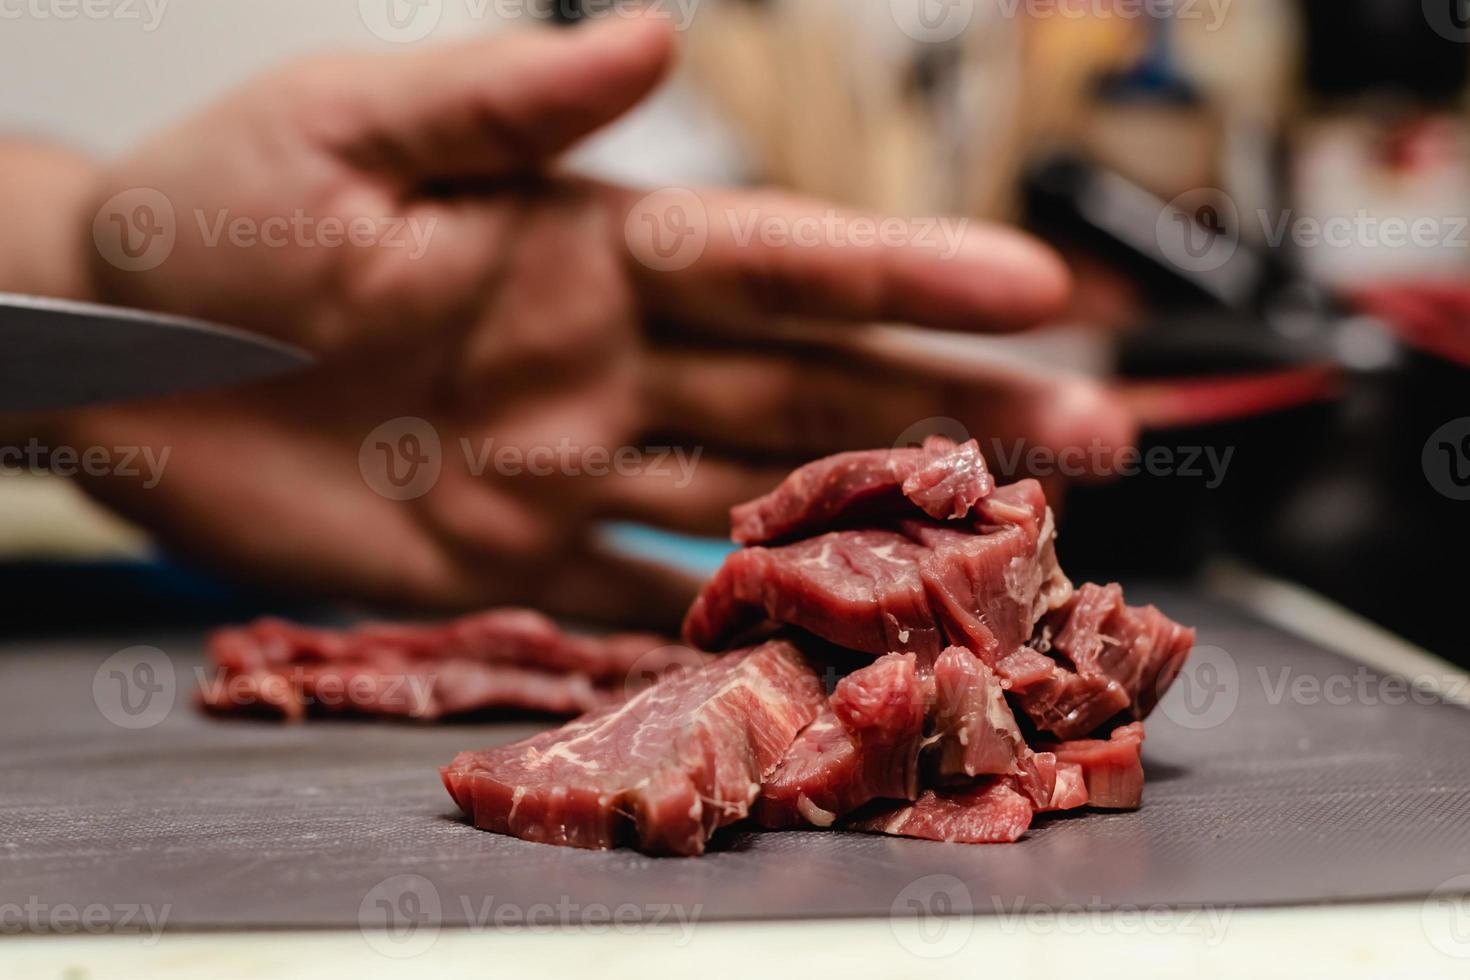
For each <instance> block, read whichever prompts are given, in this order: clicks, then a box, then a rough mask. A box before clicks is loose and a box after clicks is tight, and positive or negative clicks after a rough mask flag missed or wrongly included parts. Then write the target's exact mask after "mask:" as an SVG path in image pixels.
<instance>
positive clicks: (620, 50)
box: [291, 17, 674, 181]
mask: <svg viewBox="0 0 1470 980" xmlns="http://www.w3.org/2000/svg"><path fill="white" fill-rule="evenodd" d="M673 53H674V43H673V34H672V31H671V29H670V27H669V25H668V24H667V23H666V22H665V21H663V20H661V19H659V18H657V17H613V18H609V19H607V20H606V21H601V22H598V23H596V24H593V25H590V26H587V27H579V28H576V29H573V30H551V29H542V30H534V31H515V32H510V33H506V34H501V35H498V36H495V37H492V38H489V39H485V40H476V41H472V42H468V43H462V44H458V45H453V46H446V47H436V48H427V49H424V50H422V51H414V52H412V53H409V54H404V55H398V56H395V57H384V56H380V55H379V56H360V57H353V58H351V59H347V60H340V59H338V60H332V61H330V62H318V63H308V64H307V65H306V66H305V67H304V68H303V69H300V70H299V71H298V74H296V75H294V76H291V78H292V79H293V81H295V82H296V83H297V84H299V85H301V86H302V87H303V88H305V89H307V90H308V91H306V92H305V93H303V97H304V98H305V100H306V104H307V110H306V111H308V112H313V113H319V114H320V117H321V118H316V119H314V125H315V126H316V129H317V131H318V132H319V133H320V134H321V135H322V136H324V137H325V138H326V139H327V140H328V142H329V143H330V144H332V145H333V148H334V149H336V150H338V151H340V152H342V153H343V154H345V155H347V156H348V157H349V159H352V160H353V161H354V162H357V163H360V164H364V165H368V166H371V167H373V168H376V169H383V170H387V171H390V172H391V173H392V174H393V176H395V177H399V178H403V179H407V180H412V181H422V180H432V179H456V178H482V177H483V178H489V177H499V176H504V175H508V174H514V173H518V172H521V171H524V170H529V169H533V168H535V167H536V166H537V165H539V164H541V163H543V162H544V161H546V160H547V159H548V158H550V157H553V156H555V155H556V154H557V153H560V152H561V151H562V150H565V149H566V148H567V147H568V146H570V145H571V144H572V143H574V142H576V141H577V140H579V139H581V138H582V137H584V136H586V135H588V134H589V133H591V132H592V131H593V130H595V129H597V128H599V127H601V126H603V125H605V124H607V123H609V122H611V121H613V120H614V119H616V118H617V117H618V116H620V115H622V114H623V113H624V112H626V111H627V110H628V109H630V108H632V107H633V106H634V105H635V104H637V103H638V102H639V101H640V100H641V99H642V98H643V97H644V96H645V95H647V94H648V93H649V92H650V91H651V90H652V89H653V88H654V87H655V86H656V85H657V84H658V83H659V81H660V80H661V79H662V78H663V76H664V74H665V72H666V71H667V69H668V67H669V65H670V63H671V62H672V60H673ZM303 79H304V80H303ZM313 96H321V97H320V98H313Z"/></svg>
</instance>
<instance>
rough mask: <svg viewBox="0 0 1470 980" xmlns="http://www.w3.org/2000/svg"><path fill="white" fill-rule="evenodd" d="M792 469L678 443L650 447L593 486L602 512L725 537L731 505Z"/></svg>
mask: <svg viewBox="0 0 1470 980" xmlns="http://www.w3.org/2000/svg"><path fill="white" fill-rule="evenodd" d="M788 472H789V468H787V467H784V466H774V465H769V464H767V465H761V464H746V463H741V462H739V461H737V460H732V459H728V458H721V457H718V456H715V455H714V454H712V453H708V452H705V451H704V448H703V447H700V446H696V447H694V448H692V449H691V448H688V447H684V446H679V447H677V448H675V449H673V450H670V451H668V452H667V453H665V452H664V451H662V450H646V451H644V452H643V453H642V454H641V455H640V457H639V465H638V466H637V467H635V468H633V469H632V470H631V471H630V472H629V473H628V474H627V475H625V476H619V477H615V478H612V479H608V480H606V481H604V482H603V483H602V485H601V486H595V487H590V488H589V489H590V490H591V491H592V492H594V493H596V494H597V505H596V506H597V512H598V513H599V515H600V516H602V517H609V518H618V519H621V520H632V521H638V522H641V523H643V524H649V525H652V526H653V527H660V528H664V529H666V530H670V531H679V532H681V533H684V534H703V535H709V536H711V537H717V538H723V537H726V536H727V535H729V533H730V508H731V507H734V506H735V505H736V504H739V503H744V502H745V501H747V500H751V499H754V498H755V497H759V496H761V495H762V494H765V493H768V492H769V491H771V490H772V489H774V488H775V487H776V486H777V484H779V483H780V482H781V480H782V479H784V478H785V476H786V474H787V473H788Z"/></svg>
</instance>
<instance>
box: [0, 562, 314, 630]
mask: <svg viewBox="0 0 1470 980" xmlns="http://www.w3.org/2000/svg"><path fill="white" fill-rule="evenodd" d="M0 591H3V592H4V594H5V596H6V602H5V606H4V611H3V612H0V626H3V627H4V629H5V634H6V635H7V636H11V637H15V636H32V635H53V634H57V633H64V634H71V635H75V634H83V633H90V632H96V631H103V630H110V629H117V628H124V627H127V628H131V627H157V626H161V625H163V626H169V627H176V626H177V627H193V626H199V627H205V626H210V627H212V626H218V625H219V624H220V623H233V622H244V621H246V620H250V619H255V618H257V617H259V616H262V615H275V616H289V617H292V618H297V619H307V618H314V616H315V617H317V618H319V616H320V609H318V608H316V607H314V606H313V605H312V604H310V603H307V602H303V601H302V600H301V599H300V598H299V597H297V598H290V597H285V596H271V595H266V594H263V593H258V592H252V591H250V590H247V589H244V588H240V587H236V586H234V585H231V584H229V583H226V582H223V581H220V580H218V579H214V578H211V577H210V576H208V575H206V574H204V573H202V572H200V571H197V570H195V569H191V568H189V567H187V566H184V565H180V564H176V563H174V562H171V561H100V562H71V561H11V562H0Z"/></svg>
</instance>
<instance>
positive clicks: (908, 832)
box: [843, 777, 1035, 844]
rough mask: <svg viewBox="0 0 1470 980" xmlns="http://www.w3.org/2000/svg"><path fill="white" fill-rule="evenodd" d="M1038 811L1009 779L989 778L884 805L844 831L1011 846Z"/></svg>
mask: <svg viewBox="0 0 1470 980" xmlns="http://www.w3.org/2000/svg"><path fill="white" fill-rule="evenodd" d="M1034 812H1035V810H1034V808H1033V807H1032V805H1031V801H1030V800H1028V799H1027V798H1026V797H1025V796H1023V795H1022V794H1021V793H1019V792H1017V791H1016V789H1015V787H1013V786H1012V785H1011V783H1010V781H1009V780H1007V779H1004V778H1002V777H991V778H990V779H987V780H982V781H981V782H979V783H977V784H976V785H974V786H972V787H968V788H966V789H954V790H933V789H927V790H925V791H924V792H923V794H922V795H921V796H920V797H919V798H918V799H917V800H916V801H914V802H913V803H898V804H887V805H880V806H877V807H875V809H874V812H872V813H865V814H862V815H859V816H856V817H854V818H853V819H851V820H848V821H846V822H845V823H844V824H843V826H844V827H848V828H850V829H852V830H866V831H869V832H873V833H880V834H890V835H892V836H894V837H919V838H922V839H924V840H937V841H947V842H950V843H957V844H1009V843H1010V842H1012V841H1015V840H1019V839H1020V837H1021V835H1022V834H1024V833H1025V832H1026V830H1027V829H1028V828H1029V827H1030V826H1031V815H1032V814H1033V813H1034Z"/></svg>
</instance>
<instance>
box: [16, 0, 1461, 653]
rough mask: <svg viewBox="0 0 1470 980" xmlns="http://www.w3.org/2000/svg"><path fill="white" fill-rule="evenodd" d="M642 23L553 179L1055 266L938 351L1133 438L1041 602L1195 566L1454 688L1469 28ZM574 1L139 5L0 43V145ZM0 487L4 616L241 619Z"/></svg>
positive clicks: (1453, 2) (1146, 6)
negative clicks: (661, 39)
mask: <svg viewBox="0 0 1470 980" xmlns="http://www.w3.org/2000/svg"><path fill="white" fill-rule="evenodd" d="M375 3H376V4H377V6H383V4H384V3H387V4H391V5H393V7H394V9H397V10H398V13H399V15H400V16H399V17H398V18H397V19H392V18H390V19H388V20H386V21H384V20H383V19H382V18H381V17H375V16H373V15H372V12H371V10H370V8H372V7H373V5H374V4H375ZM665 6H667V8H668V9H669V10H670V12H671V16H675V17H677V18H681V21H680V22H681V26H682V27H684V28H685V30H684V32H683V33H684V41H685V58H684V61H683V63H682V66H681V68H680V70H679V72H678V73H677V74H676V76H675V77H674V78H673V79H672V80H671V81H670V83H669V84H668V86H667V87H666V89H665V91H663V92H662V93H661V94H660V95H659V97H658V98H656V99H655V100H654V101H653V102H652V103H651V104H649V105H648V106H647V107H645V108H644V109H642V110H640V111H639V112H637V113H636V114H635V115H634V116H633V117H631V118H629V119H628V120H626V121H624V122H623V123H621V124H619V125H618V126H617V127H616V128H614V129H613V130H612V131H609V132H607V133H605V134H603V135H602V136H600V137H599V138H597V139H596V140H595V141H594V142H593V143H592V144H591V145H589V146H587V147H586V148H584V149H583V150H581V151H579V152H578V154H577V155H576V157H575V159H574V160H573V161H571V165H573V166H575V167H577V168H580V169H583V170H586V171H588V172H591V173H595V174H597V175H599V176H603V177H608V178H612V179H618V180H623V181H627V182H631V183H636V184H642V185H648V186H667V185H686V184H696V183H698V184H708V183H717V184H748V183H757V182H760V183H772V184H776V185H781V186H785V187H789V188H792V189H795V190H798V191H801V192H806V193H810V194H813V195H820V196H823V197H828V198H831V199H834V200H836V201H839V202H843V203H847V204H850V205H855V206H860V207H869V208H874V209H881V210H885V211H891V212H895V213H900V214H906V215H915V216H925V215H942V214H948V213H957V214H962V215H967V216H973V217H976V218H985V219H990V220H998V221H1004V222H1009V223H1016V224H1020V225H1024V226H1026V227H1028V228H1030V229H1032V230H1033V231H1035V232H1036V233H1038V234H1040V235H1041V236H1043V237H1044V238H1046V239H1047V240H1048V241H1050V242H1052V243H1053V244H1054V245H1055V246H1057V247H1058V248H1059V249H1060V250H1062V252H1063V253H1064V255H1065V256H1066V257H1067V258H1068V260H1069V261H1070V262H1071V264H1072V266H1073V268H1074V271H1075V273H1076V275H1077V278H1078V283H1079V288H1078V294H1077V298H1076V302H1075V303H1074V305H1073V309H1072V310H1071V312H1070V314H1069V315H1068V317H1067V318H1066V320H1065V322H1061V323H1057V324H1055V325H1053V326H1051V327H1049V328H1047V329H1045V330H1043V331H1041V332H1040V333H1039V334H1037V335H1036V336H1028V337H1027V338H1025V339H1022V340H1014V341H995V340H975V339H956V340H953V341H945V343H946V344H948V345H952V346H953V348H954V351H953V352H952V353H954V355H955V356H977V357H997V356H1005V357H1019V358H1023V359H1025V360H1026V362H1027V363H1030V364H1034V365H1035V366H1036V367H1037V369H1038V370H1041V369H1046V368H1047V367H1048V366H1050V367H1064V368H1068V369H1073V370H1082V371H1087V372H1091V373H1094V374H1097V375H1099V376H1106V377H1110V378H1112V379H1114V383H1115V384H1117V385H1118V386H1119V387H1120V388H1121V389H1122V390H1123V391H1124V392H1125V394H1126V396H1127V397H1128V399H1129V400H1130V402H1131V403H1132V404H1133V406H1134V408H1135V410H1136V411H1137V413H1138V415H1139V417H1140V419H1141V421H1142V423H1143V426H1144V429H1143V437H1142V445H1141V447H1140V448H1141V456H1140V461H1139V465H1138V466H1137V467H1136V469H1137V470H1138V472H1136V473H1133V474H1131V475H1128V476H1125V477H1124V478H1122V479H1121V480H1118V481H1116V482H1113V483H1110V484H1106V485H1101V486H1093V485H1087V486H1079V487H1075V488H1073V490H1072V491H1071V493H1070V494H1069V497H1068V499H1067V502H1066V507H1065V513H1064V520H1063V533H1062V538H1061V547H1062V550H1063V556H1062V559H1063V563H1064V565H1066V567H1067V568H1068V569H1069V570H1071V571H1072V572H1073V573H1074V575H1075V577H1077V578H1079V579H1083V578H1090V577H1092V576H1093V575H1094V574H1113V575H1116V574H1137V575H1171V576H1172V575H1179V574H1192V573H1198V572H1208V570H1209V569H1211V568H1213V567H1217V566H1218V563H1219V561H1220V560H1221V559H1222V558H1228V559H1232V560H1236V561H1240V562H1246V563H1249V564H1250V565H1253V566H1256V567H1258V568H1260V569H1263V570H1265V571H1266V572H1268V573H1270V574H1272V575H1275V576H1279V577H1281V578H1285V579H1288V580H1290V581H1294V582H1297V583H1300V584H1302V585H1305V586H1307V587H1308V588H1310V589H1313V590H1315V591H1318V592H1320V593H1323V594H1325V595H1326V596H1328V597H1329V598H1331V599H1334V600H1336V601H1337V602H1339V603H1341V604H1342V605H1344V606H1346V607H1348V608H1350V609H1352V610H1354V611H1356V612H1359V613H1361V614H1362V615H1364V616H1366V617H1368V618H1370V619H1372V620H1374V621H1376V622H1378V623H1380V624H1382V625H1384V626H1386V627H1388V628H1389V629H1391V630H1392V631H1394V632H1396V633H1398V634H1400V635H1402V636H1405V637H1407V638H1409V639H1410V640H1412V641H1414V642H1416V643H1418V644H1421V645H1423V646H1425V647H1427V648H1429V649H1431V650H1433V651H1435V652H1437V653H1439V654H1441V655H1443V656H1446V657H1449V658H1450V659H1453V660H1456V661H1458V662H1460V663H1466V662H1470V648H1467V646H1466V644H1465V642H1464V640H1463V639H1462V637H1461V634H1460V632H1459V625H1460V624H1459V623H1458V620H1457V619H1456V618H1455V616H1454V614H1453V610H1455V609H1456V608H1458V602H1459V601H1462V600H1463V598H1464V596H1465V594H1466V592H1467V588H1470V575H1467V574H1466V571H1465V566H1464V564H1463V562H1464V557H1465V555H1466V550H1467V545H1470V502H1467V500H1470V384H1467V381H1470V117H1467V98H1466V96H1467V91H1466V88H1467V75H1470V5H1467V4H1465V3H1464V2H1463V0H1422V2H1420V0H1173V2H1167V0H683V2H682V3H673V2H672V0H670V2H668V3H667V4H665ZM605 7H606V4H605V3H604V4H603V5H602V7H599V5H598V0H584V2H582V3H578V2H577V0H554V2H548V3H543V4H532V3H525V4H514V3H509V2H502V3H498V4H497V3H490V2H488V0H485V2H475V0H362V2H360V3H354V2H331V3H327V2H312V3H309V4H306V3H298V2H292V0H252V2H250V3H243V2H236V3H224V2H206V0H172V2H168V0H153V2H152V3H151V4H150V3H147V2H145V0H138V2H137V3H136V4H135V5H134V9H135V11H136V14H137V16H136V18H123V17H121V16H112V17H107V18H98V19H94V20H87V19H86V18H82V19H81V20H80V21H78V20H65V21H64V20H62V19H59V18H57V17H52V18H45V17H29V18H26V19H25V20H24V22H23V23H21V22H20V21H18V20H16V19H15V18H9V19H6V21H5V22H4V23H0V32H3V33H0V43H3V53H4V56H3V57H0V132H5V133H9V134H16V135H32V136H38V137H46V138H51V139H59V140H62V141H64V142H68V143H70V144H72V145H75V146H78V147H80V148H83V149H86V150H89V151H91V152H94V153H97V154H99V155H115V154H120V153H123V152H125V151H127V150H128V149H129V148H131V147H133V146H134V145H135V144H136V143H137V142H138V141H139V140H141V139H143V138H144V137H145V136H146V135H147V134H149V133H150V132H152V131H154V130H156V129H158V128H160V127H162V126H164V125H166V124H168V123H169V122H170V121H172V120H174V119H176V118H178V117H179V116H181V115H182V114H184V113H186V112H188V111H189V110H191V109H193V108H195V107H197V106H199V105H202V104H203V103H206V102H208V101H210V100H211V99H213V98H215V97H217V96H219V95H220V94H222V93H223V92H225V91H226V90H228V89H229V88H231V87H232V86H234V85H236V84H239V83H240V82H242V81H244V80H245V79H247V78H249V77H251V76H252V75H255V74H258V73H259V72H261V71H262V70H265V69H267V68H268V67H270V66H272V65H274V64H276V63H279V62H281V61H284V60H286V59H288V58H290V57H292V56H295V55H299V54H304V53H307V52H312V51H318V50H321V49H323V48H340V47H366V48H379V49H388V48H392V47H394V46H395V44H396V43H397V42H399V41H401V40H403V38H402V37H395V36H394V34H393V32H394V31H395V30H399V29H401V25H404V24H413V25H415V26H414V29H415V30H422V29H424V28H427V30H428V31H429V32H430V35H429V36H431V37H433V38H440V37H442V38H444V39H446V40H447V39H449V38H452V37H454V36H456V35H462V34H466V33H473V32H483V31H490V30H500V29H503V28H504V27H505V26H506V23H505V21H506V20H507V19H509V20H521V19H525V18H526V17H529V16H539V17H542V18H544V19H549V20H554V21H558V22H563V23H572V22H575V21H576V20H578V19H584V18H587V17H592V16H597V15H599V13H600V14H601V15H604V16H605V15H606V10H605ZM58 9H59V8H58ZM527 10H533V11H534V13H533V14H528V13H527ZM385 24H386V25H387V28H386V29H385V26H384V25H385ZM395 24H396V25H400V27H394V25H395ZM7 35H8V38H7ZM419 36H421V35H416V37H415V39H417V38H418V37H419ZM977 435H982V436H983V434H978V433H977ZM998 468H999V469H1000V470H1001V471H1002V473H1003V474H1004V475H1005V476H1006V477H1010V478H1016V477H1019V476H1024V475H1026V474H1025V473H1024V472H1020V471H1019V470H1018V469H1012V468H1008V467H1007V466H1006V465H1005V462H1004V461H1001V462H1000V466H999V467H998ZM1021 469H1024V465H1021ZM0 495H3V496H0V512H3V514H4V515H5V516H4V517H3V518H0V550H3V551H4V552H6V553H7V554H8V555H11V556H13V557H14V558H15V559H16V560H15V561H12V562H10V563H9V564H7V565H6V566H4V567H5V570H4V571H3V572H0V576H3V577H4V578H5V579H7V580H8V581H4V582H0V586H3V587H7V589H8V591H9V592H10V594H11V595H17V594H21V593H20V592H19V591H18V590H25V594H30V591H31V590H37V589H39V594H41V595H45V594H47V593H48V590H47V589H46V588H45V587H44V584H45V583H46V582H47V581H48V576H51V575H53V574H58V572H57V569H58V567H59V566H58V565H57V564H56V558H57V557H58V556H63V557H65V558H67V559H68V561H70V562H72V563H75V562H79V561H81V562H88V563H91V564H92V566H93V567H94V568H95V569H96V570H97V575H96V577H94V579H93V580H92V581H93V583H94V584H93V586H92V589H93V590H94V591H95V592H96V595H95V596H94V597H93V598H94V599H98V600H101V601H104V602H106V603H108V604H110V605H111V606H112V607H113V608H115V609H119V610H121V609H126V608H129V607H130V606H131V605H133V604H134V603H135V602H136V599H137V596H138V595H139V594H143V593H145V592H146V594H149V595H157V594H159V590H163V591H164V592H165V593H167V592H169V590H172V591H173V594H178V593H182V594H185V595H188V596H189V597H190V598H191V599H192V600H193V601H194V603H195V608H197V609H199V610H200V611H201V613H200V614H201V616H202V617H204V618H209V619H218V618H219V616H220V615H221V614H222V612H221V609H222V608H224V609H229V608H230V606H231V604H232V603H236V602H239V601H241V600H239V599H238V597H236V596H234V595H233V594H232V593H231V591H230V590H228V589H227V588H225V587H223V586H216V585H214V584H212V583H209V582H208V581H206V580H202V579H200V578H199V577H198V576H197V575H194V574H192V573H189V572H186V571H183V570H180V569H178V568H175V567H174V566H172V565H170V564H168V563H167V562H166V561H159V560H157V559H158V557H159V556H156V555H153V554H152V553H151V551H150V550H149V548H148V545H147V542H146V541H144V540H142V538H141V537H140V536H139V535H138V534H137V533H136V532H134V531H132V530H131V529H129V528H127V527H125V526H123V525H121V524H119V523H117V522H116V521H115V520H113V519H112V518H109V517H106V516H105V515H102V514H101V513H100V512H98V511H96V510H95V509H92V508H91V507H90V506H89V505H87V504H85V503H84V502H83V501H82V500H81V499H80V496H79V495H77V494H73V493H72V492H70V490H69V488H67V487H66V486H65V485H64V484H61V482H60V481H56V480H50V479H36V478H16V479H7V480H4V481H0ZM140 556H141V557H143V558H145V559H147V562H146V563H145V564H139V562H138V559H139V557H140ZM140 576H141V578H140ZM72 596H73V597H74V598H75V596H76V594H75V592H73V593H72ZM12 608H14V607H12ZM29 612H30V613H31V614H34V612H35V610H34V608H32V609H30V610H29ZM223 614H228V613H223Z"/></svg>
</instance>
